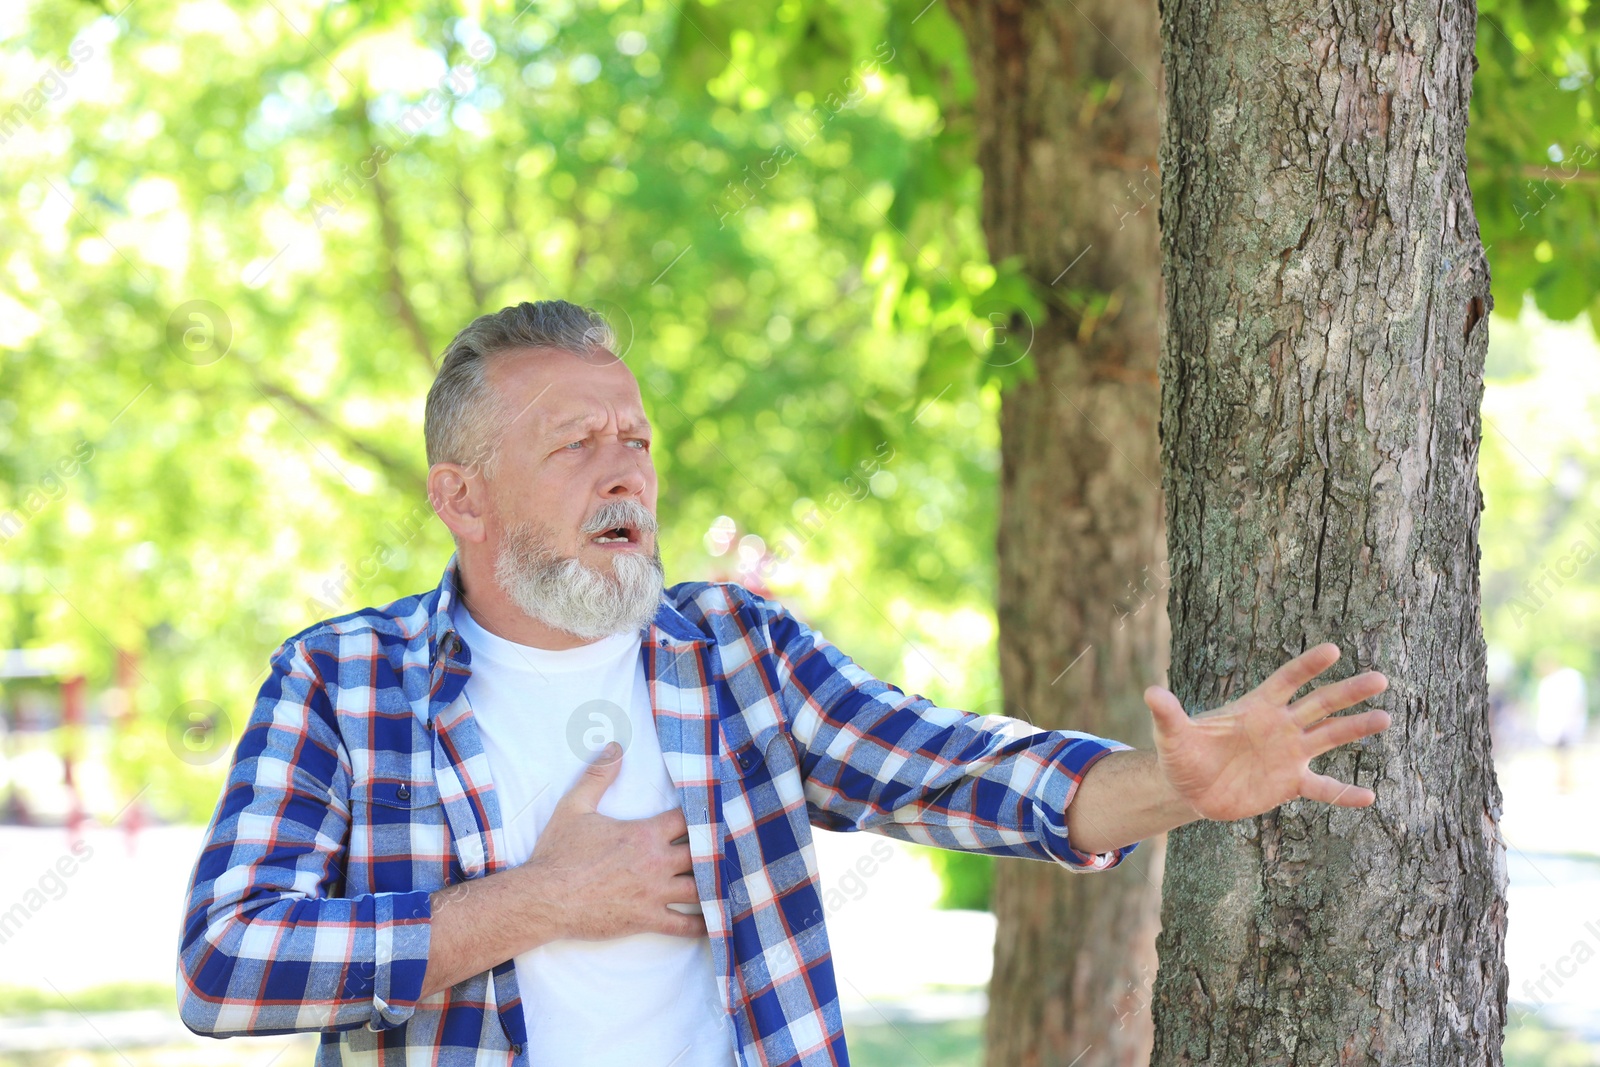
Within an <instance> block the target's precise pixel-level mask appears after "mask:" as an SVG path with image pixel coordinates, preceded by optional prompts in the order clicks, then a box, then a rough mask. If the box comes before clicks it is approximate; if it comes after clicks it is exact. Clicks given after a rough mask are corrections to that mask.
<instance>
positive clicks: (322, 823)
mask: <svg viewBox="0 0 1600 1067" xmlns="http://www.w3.org/2000/svg"><path fill="white" fill-rule="evenodd" d="M458 580H459V579H458V575H457V570H456V561H455V559H454V558H452V559H451V561H450V564H449V566H448V567H447V568H446V569H445V573H444V577H443V579H442V580H441V582H440V584H439V586H438V587H437V588H436V589H433V590H431V591H429V592H427V593H424V594H421V595H417V596H412V597H407V598H405V599H403V600H399V601H396V602H395V603H393V604H390V605H388V606H387V607H384V608H377V609H371V608H369V609H365V610H362V611H358V612H355V613H353V614H350V615H345V616H342V617H340V618H337V619H332V620H329V621H326V622H323V623H319V624H318V625H316V626H313V627H311V628H309V629H307V630H305V631H303V632H301V633H300V634H297V635H295V636H294V637H292V638H290V639H289V640H287V641H285V642H284V643H283V645H282V646H280V647H279V648H278V650H277V652H276V653H275V654H274V655H273V657H272V665H271V672H270V674H269V676H268V678H267V680H266V682H265V683H264V684H263V685H262V687H261V692H260V695H259V696H258V697H257V699H256V703H255V708H254V710H253V712H252V714H251V716H250V721H249V723H248V725H247V726H246V727H245V729H244V730H243V731H242V733H241V736H240V739H239V744H238V748H237V749H236V751H235V752H234V755H233V761H232V764H231V767H230V770H229V774H228V778H227V782H226V785H225V787H224V789H223V793H222V796H221V799H220V800H219V802H218V805H217V810H216V813H215V815H214V816H213V818H212V820H211V823H210V825H209V826H208V828H207V831H206V837H205V843H204V846H203V848H202V850H201V853H200V857H199V859H198V861H197V863H196V865H195V869H194V873H193V876H192V878H191V882H190V887H189V893H188V899H187V901H186V902H185V908H184V920H183V929H182V938H181V944H180V948H179V959H178V1000H179V1007H180V1010H181V1014H182V1017H183V1020H184V1022H185V1023H186V1024H187V1025H188V1026H189V1028H190V1029H192V1030H194V1031H195V1032H197V1033H202V1034H209V1035H213V1036H217V1037H226V1036H231V1035H237V1034H282V1033H288V1032H295V1031H320V1032H321V1034H322V1043H321V1045H320V1048H319V1052H318V1056H317V1061H316V1062H317V1064H318V1065H319V1067H320V1065H326V1064H337V1063H355V1064H374V1065H382V1067H395V1065H400V1064H424V1063H425V1064H429V1065H433V1067H457V1065H468V1064H496V1065H506V1064H517V1065H526V1064H527V1063H528V1059H527V1055H526V1053H525V1051H524V1042H525V1041H526V1031H525V1029H524V1021H523V1014H522V1006H521V1001H520V999H519V996H518V992H517V983H516V974H515V969H514V966H513V963H512V961H511V960H506V961H505V962H503V963H501V964H500V965H499V966H497V967H495V968H494V969H493V970H492V971H486V972H484V973H481V974H479V975H477V976H475V977H473V978H469V979H467V980H466V981H463V982H461V983H459V984H457V985H456V986H454V987H452V988H450V989H448V990H445V991H443V992H441V993H437V994H435V995H433V996H431V997H428V998H426V999H420V994H421V991H422V982H423V975H424V972H425V971H426V969H427V961H428V943H429V919H430V915H431V912H430V908H429V894H430V893H431V892H433V891H434V890H438V889H441V888H443V887H446V886H449V885H452V884H455V883H459V882H462V881H464V880H467V879H471V878H481V877H483V876H485V875H488V874H492V873H494V872H496V871H499V870H503V869H505V868H506V867H508V866H509V862H508V860H507V858H506V843H505V836H504V830H503V829H502V823H501V811H500V807H499V804H498V803H497V800H496V797H495V790H494V786H493V784H492V783H491V782H490V780H489V765H488V762H487V759H486V757H485V755H484V751H483V746H482V744H481V742H480V739H479V735H478V732H477V728H476V726H475V725H474V722H473V718H472V714H471V711H470V710H469V709H468V707H467V704H466V700H465V699H464V698H463V697H462V690H463V688H464V686H465V684H466V681H467V677H468V675H469V673H470V665H471V653H470V651H469V650H468V649H467V648H466V647H465V645H464V643H463V642H462V640H461V638H460V637H459V636H458V635H457V634H456V632H455V630H454V628H453V627H452V626H451V624H450V605H451V603H452V602H453V601H454V600H455V599H456V597H457V596H458V592H457V589H458V584H457V583H458ZM642 641H643V651H642V654H643V656H644V667H645V677H646V678H647V680H648V682H649V693H650V703H651V707H652V709H653V711H654V716H655V724H656V729H657V732H658V734H659V736H660V741H661V751H662V753H663V755H664V757H665V759H666V764H667V771H668V774H669V775H670V777H671V778H672V780H673V782H674V783H675V784H676V786H677V789H678V795H679V799H680V800H681V802H682V804H683V811H684V815H685V817H686V819H687V822H688V826H689V845H690V852H691V855H692V859H693V865H694V878H695V883H696V885H697V886H698V888H699V893H700V900H701V907H702V910H703V912H704V914H705V918H706V924H707V926H708V928H709V933H710V940H711V949H712V959H713V966H714V967H715V968H716V972H717V979H718V985H719V988H720V993H721V999H722V1004H723V1007H724V1008H725V1009H726V1011H727V1013H728V1019H729V1020H730V1024H731V1026H732V1027H733V1033H734V1035H735V1041H734V1047H735V1048H736V1049H737V1050H738V1052H739V1058H740V1062H741V1064H743V1065H746V1067H756V1065H760V1067H779V1065H791V1064H793V1065H805V1067H810V1065H822V1064H827V1065H840V1064H848V1062H849V1060H848V1057H847V1054H846V1052H845V1042H844V1029H843V1024H842V1020H841V1016H840V1009H839V998H838V995H837V992H836V990H835V987H834V975H833V965H832V955H831V952H830V951H829V947H828V935H827V930H826V928H825V924H824V922H823V903H822V893H821V888H820V883H819V877H818V872H817V861H816V855H815V852H814V849H813V846H812V842H811V828H812V826H819V827H823V828H826V829H830V830H875V831H877V832H879V833H883V834H888V835H890V836H892V837H897V838H902V839H904V840H908V841H916V842H920V843H922V844H927V845H937V846H940V847H943V848H951V849H961V850H964V851H968V852H984V853H988V854H991V855H997V856H1020V857H1024V858H1029V859H1037V860H1047V861H1054V862H1056V863H1059V864H1061V865H1062V866H1064V867H1067V868H1070V869H1073V870H1103V869H1106V868H1109V867H1113V866H1115V865H1116V864H1118V863H1119V862H1121V860H1122V859H1123V857H1124V856H1125V855H1126V854H1127V853H1128V852H1129V851H1130V850H1131V849H1132V848H1133V847H1134V846H1132V845H1130V846H1128V847H1127V848H1124V849H1121V850H1118V851H1117V852H1112V853H1106V854H1102V855H1089V854H1085V853H1081V852H1078V851H1077V850H1075V849H1074V848H1073V847H1072V845H1071V844H1070V843H1069V842H1068V840H1067V832H1066V815H1065V812H1066V808H1067V805H1068V803H1070V802H1071V800H1072V797H1073V794H1074V792H1075V791H1076V789H1077V786H1078V782H1079V780H1080V779H1081V777H1082V775H1083V773H1084V771H1085V770H1087V769H1088V767H1089V766H1090V765H1091V764H1093V763H1094V762H1095V761H1096V760H1097V759H1099V758H1100V757H1102V756H1104V755H1105V754H1106V753H1107V752H1110V751H1113V750H1116V749H1121V748H1126V747H1127V746H1126V745H1122V744H1120V743H1118V742H1114V741H1106V740H1102V739H1100V738H1096V737H1092V736H1090V735H1088V734H1082V733H1077V732H1070V731H1045V730H1039V729H1036V728H1034V727H1032V726H1030V725H1028V724H1027V723H1024V722H1020V721H1018V720H1014V719H1008V718H1004V717H1000V716H979V715H973V714H970V713H967V712H962V711H955V710H951V709H947V708H941V707H937V706H935V705H934V704H932V703H931V702H930V701H928V700H925V699H923V698H921V697H912V696H907V695H905V694H904V693H903V692H901V691H900V690H899V689H896V688H895V687H894V686H891V685H888V684H885V683H884V682H881V681H879V680H878V679H876V678H874V677H872V675H870V674H868V673H867V672H866V671H864V670H862V669H861V668H860V667H858V666H857V665H856V664H855V663H854V662H852V661H851V660H850V659H849V658H848V657H847V656H845V655H844V654H843V653H841V652H840V651H839V650H838V649H836V648H835V647H834V646H833V645H832V644H830V643H829V642H827V641H826V640H824V639H823V638H822V636H821V635H819V634H818V633H816V632H815V631H813V630H811V629H809V628H807V627H806V626H805V625H804V624H803V623H801V622H800V621H799V620H797V619H796V618H795V617H794V616H793V615H791V614H790V613H789V612H787V611H786V610H784V609H783V608H782V607H781V606H779V605H778V604H776V603H774V602H773V601H770V600H767V599H764V598H762V597H759V596H756V595H755V594H753V593H751V592H749V591H748V590H746V589H744V588H743V587H742V586H739V585H734V584H727V583H711V584H707V583H704V582H692V583H685V584H682V585H677V586H674V587H672V588H670V589H668V590H666V591H665V592H664V593H663V598H662V604H661V608H660V610H659V612H658V614H657V615H656V618H655V620H654V622H653V623H652V624H651V625H649V626H648V627H646V628H645V629H644V631H643V633H642ZM538 1067H549V1065H538ZM562 1067H565V1065H562Z"/></svg>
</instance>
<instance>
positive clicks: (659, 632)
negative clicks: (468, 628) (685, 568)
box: [428, 552, 711, 662]
mask: <svg viewBox="0 0 1600 1067" xmlns="http://www.w3.org/2000/svg"><path fill="white" fill-rule="evenodd" d="M457 555H458V553H455V552H452V553H450V562H448V563H446V564H445V567H444V575H443V576H442V577H441V578H440V579H439V585H438V587H437V588H435V589H434V590H433V592H432V593H431V594H429V595H430V596H431V597H432V598H433V605H432V607H431V609H430V611H429V616H428V658H429V661H430V662H437V661H438V660H439V659H440V654H441V650H442V651H443V654H444V656H446V657H450V658H453V657H454V656H455V654H456V653H457V652H459V651H460V650H461V649H462V647H464V645H465V642H463V641H462V639H461V635H460V634H459V633H458V632H457V631H456V627H455V623H453V622H452V621H451V619H450V610H451V608H453V607H454V606H455V603H456V601H457V600H459V599H460V598H461V570H460V565H459V563H458V562H457ZM639 638H640V640H642V641H644V642H646V643H648V644H653V645H660V646H662V647H668V646H674V645H695V644H709V643H710V640H711V639H710V638H708V637H707V636H706V635H705V634H703V633H701V632H700V630H699V628H698V627H696V626H695V625H694V623H692V622H690V621H689V619H688V618H687V617H685V616H684V614H683V612H681V611H679V610H678V609H677V607H675V606H674V605H673V603H672V598H671V596H669V595H668V594H667V592H666V590H662V593H661V603H660V605H659V606H658V607H657V608H656V617H655V619H654V620H653V621H652V622H651V623H650V624H649V625H647V626H645V627H643V628H641V629H640V631H639Z"/></svg>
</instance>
